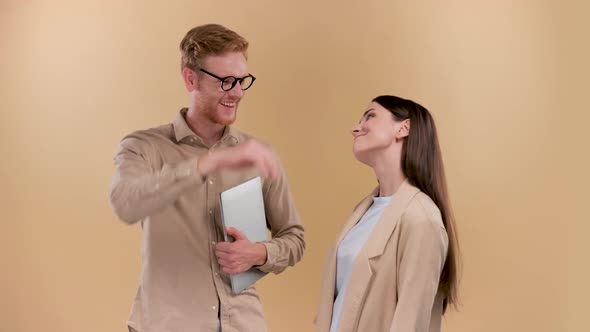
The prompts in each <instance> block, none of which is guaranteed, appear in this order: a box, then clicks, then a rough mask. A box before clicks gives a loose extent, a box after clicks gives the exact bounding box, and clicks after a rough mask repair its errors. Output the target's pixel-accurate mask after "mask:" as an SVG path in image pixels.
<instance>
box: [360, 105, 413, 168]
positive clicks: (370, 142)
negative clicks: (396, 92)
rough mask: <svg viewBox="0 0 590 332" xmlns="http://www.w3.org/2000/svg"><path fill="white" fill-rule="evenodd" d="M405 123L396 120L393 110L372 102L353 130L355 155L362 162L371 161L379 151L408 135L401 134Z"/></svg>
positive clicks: (386, 148)
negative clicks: (390, 110)
mask: <svg viewBox="0 0 590 332" xmlns="http://www.w3.org/2000/svg"><path fill="white" fill-rule="evenodd" d="M403 123H404V121H401V122H398V121H395V120H394V118H393V115H392V114H391V112H389V111H388V110H387V109H385V108H383V106H381V105H379V104H378V103H375V102H371V104H369V107H368V108H367V111H365V113H364V114H363V116H362V117H361V119H360V121H359V123H358V124H357V125H356V126H355V127H354V128H353V130H352V136H353V142H352V152H353V154H354V156H355V157H356V158H357V159H358V160H359V161H361V162H364V163H370V161H371V160H373V159H374V158H375V157H376V156H377V155H378V154H379V153H381V152H383V151H386V150H388V149H389V148H390V147H391V146H392V145H393V144H395V143H397V142H398V139H401V138H403V137H404V136H407V135H404V136H402V135H401V134H400V133H401V132H402V131H403V130H402V129H403V128H402V126H403ZM399 143H401V141H400V142H399Z"/></svg>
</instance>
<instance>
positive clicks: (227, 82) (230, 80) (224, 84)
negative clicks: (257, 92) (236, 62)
mask: <svg viewBox="0 0 590 332" xmlns="http://www.w3.org/2000/svg"><path fill="white" fill-rule="evenodd" d="M199 70H200V71H202V72H203V73H205V74H207V75H209V76H212V77H215V78H216V79H218V80H220V81H221V89H223V91H229V90H231V89H233V88H234V86H236V84H238V82H240V87H241V88H242V90H248V88H249V87H251V86H252V83H254V80H256V77H254V76H252V75H251V74H248V75H247V76H244V77H242V78H238V77H234V76H227V77H219V76H217V75H215V74H212V73H210V72H208V71H206V70H205V69H199Z"/></svg>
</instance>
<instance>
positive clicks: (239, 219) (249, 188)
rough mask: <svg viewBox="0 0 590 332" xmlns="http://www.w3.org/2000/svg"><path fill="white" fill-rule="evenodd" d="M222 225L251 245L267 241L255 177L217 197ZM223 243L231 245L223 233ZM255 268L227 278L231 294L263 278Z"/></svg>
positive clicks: (262, 201) (259, 183)
mask: <svg viewBox="0 0 590 332" xmlns="http://www.w3.org/2000/svg"><path fill="white" fill-rule="evenodd" d="M219 202H220V210H221V221H222V223H223V225H224V226H227V227H234V228H236V229H238V230H239V231H240V232H242V233H244V235H246V237H247V238H248V240H250V241H251V242H262V241H266V240H267V235H266V234H267V232H266V214H265V213H264V198H263V197H262V180H261V179H260V177H255V178H253V179H251V180H248V181H246V182H244V183H241V184H239V185H237V186H235V187H232V188H230V189H227V190H225V191H223V192H221V193H220V200H219ZM223 235H224V237H225V241H233V239H232V238H231V236H228V235H227V234H226V233H225V229H224V232H223ZM265 275H266V272H262V271H260V270H258V269H257V268H255V267H252V268H251V269H250V270H248V271H245V272H242V273H239V274H233V275H230V281H231V288H232V291H233V293H234V294H237V293H240V292H241V291H243V290H244V289H246V288H248V287H250V286H251V285H253V284H254V283H255V282H256V281H257V280H258V279H260V278H262V277H264V276H265Z"/></svg>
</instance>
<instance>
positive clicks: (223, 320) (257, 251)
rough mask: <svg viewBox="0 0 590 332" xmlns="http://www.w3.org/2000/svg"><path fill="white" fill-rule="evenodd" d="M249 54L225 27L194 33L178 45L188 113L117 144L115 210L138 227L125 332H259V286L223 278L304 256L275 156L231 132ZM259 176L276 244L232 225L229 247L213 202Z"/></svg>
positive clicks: (247, 81)
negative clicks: (134, 283) (136, 269)
mask: <svg viewBox="0 0 590 332" xmlns="http://www.w3.org/2000/svg"><path fill="white" fill-rule="evenodd" d="M247 49H248V42H247V41H246V40H245V39H244V38H243V37H241V36H240V35H238V34H237V33H235V32H233V31H231V30H229V29H227V28H225V27H223V26H220V25H215V24H208V25H202V26H198V27H195V28H193V29H192V30H190V31H189V32H188V33H187V34H186V36H185V37H184V39H183V40H182V42H181V44H180V50H181V53H182V66H181V70H182V77H183V80H184V84H185V86H186V89H187V90H188V92H189V93H190V97H191V98H190V106H189V107H188V108H185V109H182V110H181V111H180V112H179V114H178V115H177V116H176V119H174V121H173V122H172V123H169V124H166V125H163V126H160V127H157V128H152V129H148V130H143V131H137V132H134V133H132V134H130V135H128V136H126V137H125V138H124V139H123V140H122V141H121V146H120V150H119V152H118V153H117V155H116V156H115V165H116V171H115V174H114V176H113V183H112V188H111V193H110V199H111V205H112V206H113V209H114V211H115V213H116V214H117V216H118V217H119V218H120V219H121V220H123V221H124V222H126V223H130V224H132V223H136V222H140V223H141V225H142V228H143V255H142V257H143V265H142V272H141V279H140V284H139V287H138V290H137V294H136V297H135V301H134V303H133V309H132V311H131V315H130V317H129V320H128V326H129V330H130V331H138V332H184V331H220V330H222V331H240V332H246V331H254V332H260V331H265V330H266V324H265V321H264V317H263V314H262V306H261V304H260V300H259V298H258V294H257V292H256V290H255V288H254V287H250V288H248V289H246V290H244V291H243V292H241V293H240V294H237V295H234V294H232V292H231V286H230V282H229V275H228V274H236V273H240V272H243V271H246V270H248V269H250V268H251V267H252V266H254V267H256V268H258V269H260V270H261V271H264V272H274V273H280V272H282V271H283V270H285V269H286V268H287V267H288V266H293V265H294V264H295V263H297V262H298V261H299V260H300V259H301V257H302V256H303V252H304V249H305V242H304V239H303V226H302V225H301V222H300V220H299V217H298V215H297V212H296V211H295V207H294V205H293V202H292V199H291V195H290V192H289V188H288V185H287V180H286V177H285V174H284V172H283V170H282V168H281V166H280V163H279V161H278V159H277V157H276V156H275V155H274V153H273V152H272V151H271V150H270V149H269V148H268V147H266V146H265V145H264V144H262V143H260V142H258V141H256V140H254V139H253V138H251V137H250V136H249V135H247V134H245V133H242V132H240V131H239V130H237V129H236V128H234V127H232V126H230V125H231V124H232V123H233V122H234V121H235V119H236V113H237V109H238V105H239V103H240V101H241V99H242V98H243V97H244V93H245V90H246V89H248V88H249V87H251V85H252V83H253V82H254V80H255V78H254V76H252V75H250V74H249V73H248V70H247V63H246V59H247ZM256 175H261V176H262V178H263V196H264V204H265V209H266V217H267V222H268V226H269V228H270V230H271V233H272V239H271V240H270V241H267V242H263V243H252V242H250V241H249V240H248V239H247V238H246V237H245V236H244V235H243V234H241V233H240V232H239V231H237V230H235V229H233V228H232V229H227V232H228V234H229V235H231V236H233V237H234V238H235V239H236V241H235V242H232V243H229V242H220V241H223V230H222V226H221V221H220V211H219V193H220V192H221V191H223V190H225V189H228V188H230V187H233V186H235V185H237V184H240V183H242V182H244V181H246V180H248V179H250V178H252V177H254V176H256Z"/></svg>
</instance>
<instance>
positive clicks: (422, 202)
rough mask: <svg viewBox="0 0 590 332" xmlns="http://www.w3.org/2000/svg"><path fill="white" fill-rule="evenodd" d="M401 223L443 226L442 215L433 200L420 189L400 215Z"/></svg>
mask: <svg viewBox="0 0 590 332" xmlns="http://www.w3.org/2000/svg"><path fill="white" fill-rule="evenodd" d="M402 223H412V224H415V225H419V224H421V225H423V226H426V225H430V226H440V227H443V228H444V224H443V221H442V215H441V213H440V210H439V208H438V206H436V204H435V203H434V201H433V200H432V199H431V198H430V197H429V196H428V195H426V194H425V193H423V192H422V191H420V192H418V193H417V194H416V195H415V196H414V197H413V198H412V200H411V201H410V203H409V204H408V207H407V209H406V211H405V213H404V214H403V215H402Z"/></svg>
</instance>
